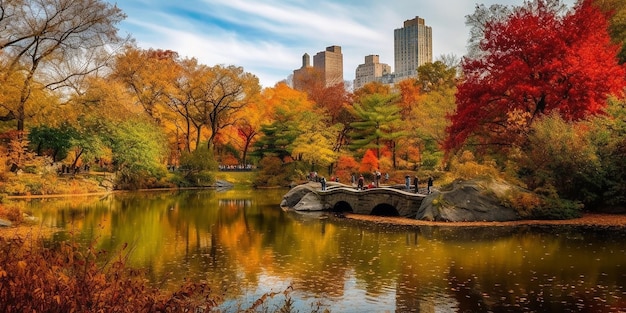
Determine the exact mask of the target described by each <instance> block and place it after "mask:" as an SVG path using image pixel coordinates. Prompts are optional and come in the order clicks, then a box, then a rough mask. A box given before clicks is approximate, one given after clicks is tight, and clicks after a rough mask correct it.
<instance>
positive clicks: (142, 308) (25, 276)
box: [0, 237, 217, 313]
mask: <svg viewBox="0 0 626 313" xmlns="http://www.w3.org/2000/svg"><path fill="white" fill-rule="evenodd" d="M0 250H1V251H2V256H0V258H1V259H2V260H1V262H0V264H2V265H1V266H0V286H1V287H0V300H1V301H0V310H1V311H2V312H7V313H8V312H26V311H28V312H34V311H36V312H100V311H101V312H159V311H160V312H165V311H170V312H171V311H176V312H179V311H182V310H193V309H194V308H200V307H204V308H212V307H215V306H217V301H216V300H215V299H217V298H216V297H214V296H211V290H210V288H209V287H208V286H206V285H204V284H194V283H186V284H185V285H183V286H181V287H180V289H179V290H176V291H175V292H173V293H171V294H166V293H164V292H161V291H159V290H158V289H155V288H147V286H146V283H145V278H144V274H143V273H142V272H139V271H136V270H132V269H129V268H127V267H126V264H125V259H126V254H125V253H124V251H120V252H119V253H118V254H117V255H116V256H114V257H113V258H111V259H110V260H107V258H109V257H108V256H107V253H106V251H98V250H97V249H96V248H95V247H93V246H90V247H87V248H85V249H83V248H80V247H79V246H78V244H76V243H72V242H61V243H60V244H59V245H58V246H56V247H55V246H52V247H44V246H43V245H42V243H41V242H37V241H34V239H30V241H29V240H25V239H22V238H11V239H9V238H4V237H0ZM102 264H105V265H106V266H105V267H104V268H103V267H102ZM33 278H36V279H33Z"/></svg>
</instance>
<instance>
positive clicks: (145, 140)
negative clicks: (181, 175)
mask: <svg viewBox="0 0 626 313" xmlns="http://www.w3.org/2000/svg"><path fill="white" fill-rule="evenodd" d="M109 127H110V138H109V140H110V145H111V150H112V151H113V156H114V160H113V162H114V164H115V167H116V170H117V171H119V177H118V179H119V183H120V185H121V186H126V187H130V188H133V189H137V188H141V187H142V181H143V180H144V179H145V178H146V177H155V178H157V179H158V178H160V177H163V176H164V175H165V165H164V164H163V162H162V158H163V155H166V152H165V151H166V147H165V146H164V145H163V143H164V142H165V140H164V138H163V135H162V133H161V131H160V129H158V128H156V126H154V125H153V124H152V123H150V122H147V121H143V120H140V119H139V120H132V119H128V120H127V121H124V122H122V123H120V124H119V125H115V126H113V125H110V126H109Z"/></svg>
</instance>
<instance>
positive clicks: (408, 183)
mask: <svg viewBox="0 0 626 313" xmlns="http://www.w3.org/2000/svg"><path fill="white" fill-rule="evenodd" d="M404 185H405V186H406V190H411V176H409V175H406V176H404Z"/></svg>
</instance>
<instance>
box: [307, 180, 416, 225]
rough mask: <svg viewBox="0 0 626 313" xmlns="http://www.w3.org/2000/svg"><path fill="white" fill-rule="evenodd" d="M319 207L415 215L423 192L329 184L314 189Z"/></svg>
mask: <svg viewBox="0 0 626 313" xmlns="http://www.w3.org/2000/svg"><path fill="white" fill-rule="evenodd" d="M317 194H318V195H319V197H320V200H321V202H322V207H324V208H328V209H330V210H331V211H335V212H351V213H356V214H365V215H381V216H403V217H410V218H414V217H415V216H416V215H417V210H418V209H419V207H420V205H421V204H422V201H423V200H424V198H425V197H426V196H425V195H423V194H417V193H414V192H407V191H404V190H398V189H394V188H387V187H380V188H372V189H366V190H356V189H354V188H350V187H331V188H329V189H327V190H325V191H320V190H318V191H317Z"/></svg>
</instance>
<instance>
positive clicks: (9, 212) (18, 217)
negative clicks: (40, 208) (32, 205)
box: [0, 204, 24, 225]
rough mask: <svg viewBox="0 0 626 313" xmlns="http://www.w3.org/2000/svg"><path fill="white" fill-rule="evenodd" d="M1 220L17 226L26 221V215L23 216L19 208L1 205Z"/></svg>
mask: <svg viewBox="0 0 626 313" xmlns="http://www.w3.org/2000/svg"><path fill="white" fill-rule="evenodd" d="M0 218H3V219H6V220H9V221H11V222H12V223H13V224H16V225H17V224H20V223H22V222H23V221H24V214H22V212H21V211H20V208H19V207H16V206H12V205H5V204H0Z"/></svg>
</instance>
